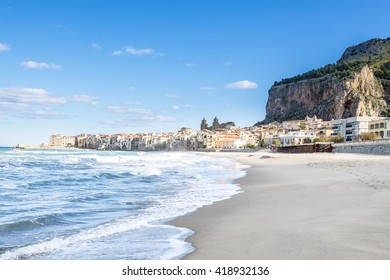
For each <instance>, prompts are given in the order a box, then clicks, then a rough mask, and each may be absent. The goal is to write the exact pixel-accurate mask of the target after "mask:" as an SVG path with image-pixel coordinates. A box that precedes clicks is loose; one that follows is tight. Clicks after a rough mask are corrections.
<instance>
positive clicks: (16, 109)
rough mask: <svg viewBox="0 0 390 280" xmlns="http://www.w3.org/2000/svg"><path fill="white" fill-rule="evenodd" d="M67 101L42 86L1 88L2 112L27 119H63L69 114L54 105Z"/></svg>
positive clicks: (0, 101) (0, 107)
mask: <svg viewBox="0 0 390 280" xmlns="http://www.w3.org/2000/svg"><path fill="white" fill-rule="evenodd" d="M63 103H66V99H65V98H62V97H55V96H53V95H52V94H51V93H50V92H48V91H46V90H44V89H40V88H0V113H7V114H10V115H13V116H15V117H18V118H27V119H44V118H46V119H53V118H55V119H60V118H61V119H63V118H68V116H67V115H64V114H62V113H58V112H55V111H53V110H52V109H51V107H52V106H53V105H59V104H63Z"/></svg>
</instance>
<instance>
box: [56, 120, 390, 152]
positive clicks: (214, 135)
mask: <svg viewBox="0 0 390 280" xmlns="http://www.w3.org/2000/svg"><path fill="white" fill-rule="evenodd" d="M363 132H365V133H370V132H371V133H373V134H375V136H376V137H377V138H378V139H386V138H389V139H390V118H384V117H352V118H347V119H338V120H331V121H324V120H322V119H319V118H317V117H316V116H313V117H309V116H307V117H306V118H305V119H303V120H291V121H284V122H282V123H279V122H273V123H270V124H264V125H259V126H252V127H246V128H240V127H237V126H236V125H235V124H234V122H227V123H221V124H220V123H219V121H218V118H217V117H215V118H214V120H213V123H212V125H211V126H208V125H207V121H206V120H205V119H203V120H202V122H201V125H200V130H198V131H194V130H193V129H191V128H182V129H180V130H179V131H177V132H170V133H137V134H123V133H121V134H81V135H78V136H64V135H61V134H55V135H51V136H50V143H49V146H50V147H76V148H83V149H98V150H126V151H200V150H237V149H248V148H250V149H253V148H259V147H269V146H283V147H284V146H295V145H303V144H306V143H313V142H315V141H332V139H336V138H337V139H339V141H343V142H353V141H361V135H362V133H363Z"/></svg>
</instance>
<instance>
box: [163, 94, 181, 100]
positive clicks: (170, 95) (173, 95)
mask: <svg viewBox="0 0 390 280" xmlns="http://www.w3.org/2000/svg"><path fill="white" fill-rule="evenodd" d="M166 97H168V98H174V99H177V98H181V96H180V95H177V94H167V95H166Z"/></svg>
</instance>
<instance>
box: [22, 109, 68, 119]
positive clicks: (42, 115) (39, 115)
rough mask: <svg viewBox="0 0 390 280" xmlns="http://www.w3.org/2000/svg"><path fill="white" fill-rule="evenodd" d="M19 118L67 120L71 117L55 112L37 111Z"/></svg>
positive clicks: (23, 114)
mask: <svg viewBox="0 0 390 280" xmlns="http://www.w3.org/2000/svg"><path fill="white" fill-rule="evenodd" d="M18 117H21V118H28V119H67V118H69V116H67V115H65V114H62V113H58V112H54V111H47V110H35V111H31V112H26V113H22V114H20V115H18Z"/></svg>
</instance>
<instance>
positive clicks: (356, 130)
mask: <svg viewBox="0 0 390 280" xmlns="http://www.w3.org/2000/svg"><path fill="white" fill-rule="evenodd" d="M382 119H384V118H382V117H351V118H347V119H338V120H332V121H331V125H332V130H333V133H332V136H343V137H344V142H352V141H359V135H360V134H361V133H362V132H368V130H369V127H370V123H371V122H372V121H377V120H382Z"/></svg>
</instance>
